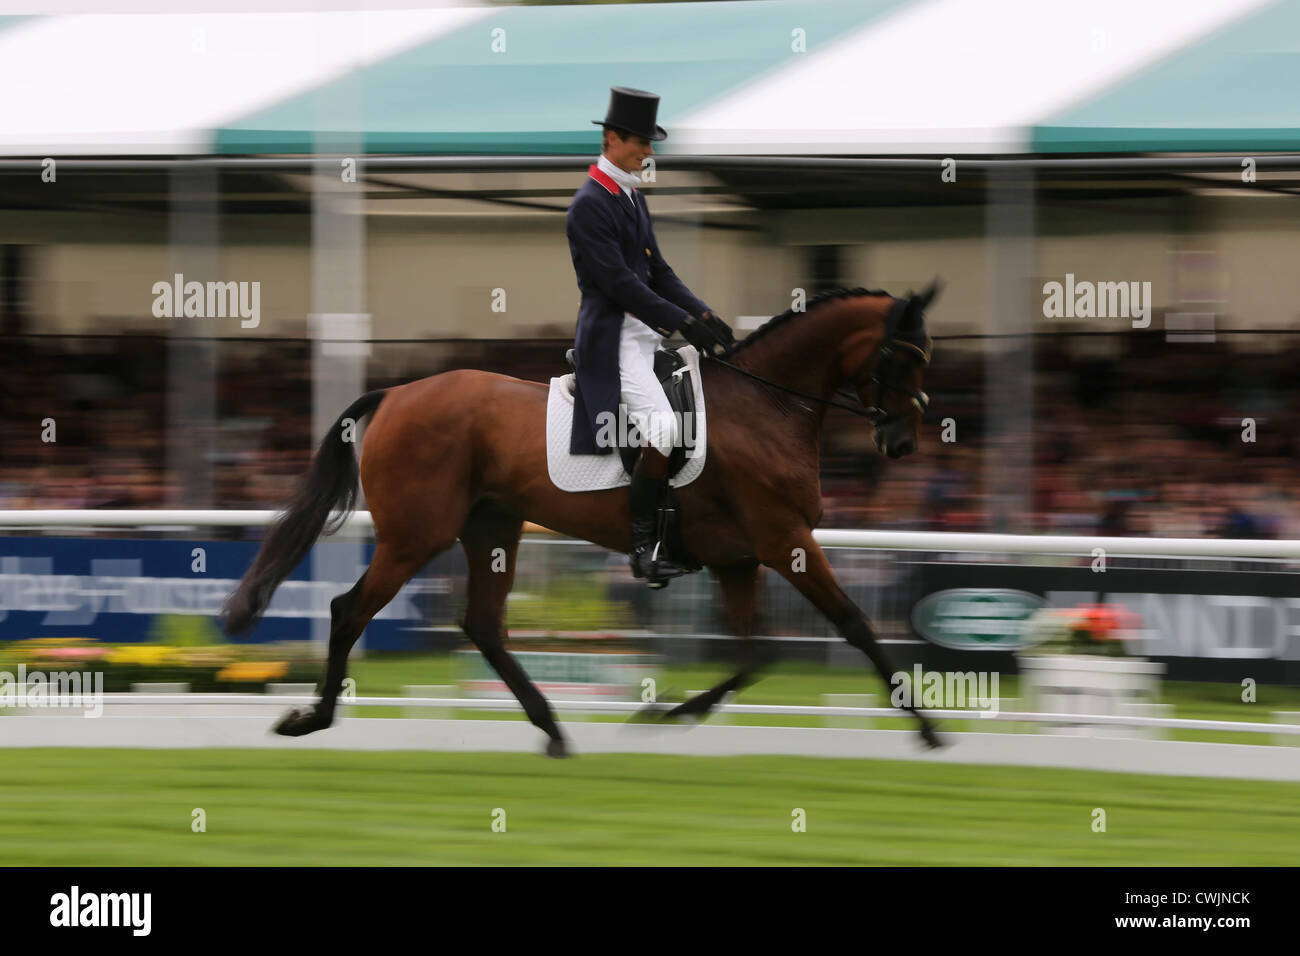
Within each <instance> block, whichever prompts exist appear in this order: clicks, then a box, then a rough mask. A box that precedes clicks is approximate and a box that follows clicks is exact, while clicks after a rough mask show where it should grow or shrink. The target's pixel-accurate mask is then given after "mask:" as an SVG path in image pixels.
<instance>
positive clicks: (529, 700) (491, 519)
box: [460, 499, 568, 757]
mask: <svg viewBox="0 0 1300 956" xmlns="http://www.w3.org/2000/svg"><path fill="white" fill-rule="evenodd" d="M522 529H523V519H522V518H520V517H519V516H518V515H514V514H511V513H510V512H509V511H507V510H505V509H504V508H502V507H501V506H500V505H498V504H496V503H495V502H493V501H490V500H488V499H483V500H481V501H479V502H478V503H477V504H476V505H475V506H474V507H473V509H471V511H470V513H469V518H468V519H467V520H466V521H465V527H464V528H463V529H462V530H461V535H460V540H461V544H463V545H464V546H465V557H466V558H467V560H468V563H469V586H468V590H469V602H468V605H467V606H466V608H465V617H464V620H462V621H461V628H462V630H464V631H465V635H466V636H467V637H468V638H469V639H470V640H471V641H473V642H474V645H475V646H476V647H477V648H478V649H479V650H480V651H482V652H483V656H484V657H486V658H487V662H488V663H489V664H491V665H492V669H493V670H495V671H496V672H497V674H498V675H499V676H500V678H501V679H502V680H503V681H504V682H505V684H506V686H507V687H509V688H510V692H511V693H513V694H514V695H515V697H516V698H517V699H518V700H519V703H520V704H521V705H522V706H523V708H524V713H525V714H527V715H528V719H529V720H531V721H532V722H533V724H534V725H536V726H537V727H538V728H539V729H540V730H542V731H544V732H545V733H546V735H547V737H549V738H550V740H549V741H548V742H547V745H546V754H547V756H550V757H564V756H567V755H568V746H567V745H566V743H565V740H564V735H563V734H561V733H560V728H559V727H558V726H557V725H556V723H555V718H554V716H553V715H552V714H551V705H550V704H548V703H547V702H546V698H545V697H543V696H542V692H541V691H539V690H538V689H537V687H536V686H535V685H534V684H533V682H532V681H531V680H530V679H529V677H528V675H527V674H526V673H525V672H524V669H523V668H522V667H521V666H520V665H519V662H518V661H517V660H515V658H514V655H512V654H511V653H510V652H509V651H507V650H506V647H505V634H506V629H505V604H506V596H507V595H508V594H509V593H510V589H511V588H512V587H513V586H514V582H515V558H516V555H517V553H518V550H519V535H520V533H521V531H522Z"/></svg>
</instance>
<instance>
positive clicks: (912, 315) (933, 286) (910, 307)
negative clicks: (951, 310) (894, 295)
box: [902, 276, 941, 330]
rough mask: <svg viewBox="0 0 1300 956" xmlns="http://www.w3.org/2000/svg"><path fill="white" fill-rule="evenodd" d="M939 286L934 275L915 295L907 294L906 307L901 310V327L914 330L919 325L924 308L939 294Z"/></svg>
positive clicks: (937, 279) (922, 319) (922, 318)
mask: <svg viewBox="0 0 1300 956" xmlns="http://www.w3.org/2000/svg"><path fill="white" fill-rule="evenodd" d="M940 287H941V283H940V282H939V278H938V277H937V276H936V277H935V278H934V279H933V280H931V282H930V284H929V285H928V286H926V287H925V288H924V289H922V290H921V291H920V292H919V293H917V294H916V295H912V294H911V293H909V294H908V297H907V307H906V308H905V309H904V310H903V321H902V328H904V329H909V330H914V329H918V328H920V327H921V324H922V322H923V321H924V316H925V310H926V309H927V308H928V307H929V305H930V303H931V302H933V301H934V299H935V296H937V295H938V294H939V289H940Z"/></svg>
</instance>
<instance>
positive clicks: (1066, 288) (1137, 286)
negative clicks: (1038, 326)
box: [1043, 272, 1151, 329]
mask: <svg viewBox="0 0 1300 956" xmlns="http://www.w3.org/2000/svg"><path fill="white" fill-rule="evenodd" d="M1043 317H1044V318H1047V319H1106V318H1111V319H1132V321H1133V328H1135V329H1145V328H1147V327H1148V326H1150V325H1151V283H1150V282H1091V281H1088V280H1081V281H1076V280H1075V278H1074V273H1073V272H1067V273H1066V274H1065V281H1064V282H1044V283H1043Z"/></svg>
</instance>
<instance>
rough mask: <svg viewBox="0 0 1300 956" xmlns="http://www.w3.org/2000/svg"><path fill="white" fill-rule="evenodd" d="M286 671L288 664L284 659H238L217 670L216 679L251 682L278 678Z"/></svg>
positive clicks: (242, 682)
mask: <svg viewBox="0 0 1300 956" xmlns="http://www.w3.org/2000/svg"><path fill="white" fill-rule="evenodd" d="M288 673H289V665H288V663H287V662H285V661H239V662H238V663H235V664H231V665H230V666H229V667H224V668H222V669H221V670H219V671H217V680H227V681H236V682H238V683H241V684H251V683H258V682H265V681H269V680H279V679H281V678H283V677H284V676H285V675H286V674H288Z"/></svg>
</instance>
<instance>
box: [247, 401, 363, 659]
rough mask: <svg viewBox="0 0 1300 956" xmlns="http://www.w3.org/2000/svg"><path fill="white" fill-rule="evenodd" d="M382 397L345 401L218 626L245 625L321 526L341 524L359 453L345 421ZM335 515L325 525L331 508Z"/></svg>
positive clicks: (349, 505)
mask: <svg viewBox="0 0 1300 956" xmlns="http://www.w3.org/2000/svg"><path fill="white" fill-rule="evenodd" d="M383 400H384V392H383V391H382V390H380V391H375V392H367V393H366V394H365V395H362V396H361V397H360V398H358V399H357V400H356V401H355V402H353V403H352V404H351V405H349V406H348V407H347V408H346V409H345V410H344V411H343V414H342V415H340V416H339V417H338V420H337V421H335V422H334V424H333V426H331V428H330V430H329V434H327V435H326V436H325V438H324V439H323V440H322V441H321V443H320V447H319V448H318V449H316V457H315V458H313V459H312V463H311V470H310V471H309V472H308V473H307V476H306V477H305V478H304V479H303V481H302V484H301V485H299V486H298V490H297V491H296V492H295V493H294V496H293V499H292V500H291V501H290V502H289V506H288V508H287V509H286V510H285V512H284V514H282V515H280V516H279V517H278V518H276V520H275V524H273V525H272V526H271V530H270V531H269V532H267V535H266V539H265V540H264V541H263V542H262V547H261V549H260V550H259V551H258V552H257V557H256V558H255V559H254V560H253V566H252V567H251V568H249V569H248V573H247V574H245V575H244V578H243V580H242V581H240V582H239V587H238V588H236V589H235V593H234V594H232V595H231V596H230V599H229V600H228V601H227V602H226V606H225V608H224V609H223V610H222V612H221V626H222V629H223V630H224V631H225V632H226V633H227V634H243V633H244V632H245V631H247V630H249V629H250V628H251V627H252V626H253V625H254V624H256V623H257V621H258V619H259V618H261V616H262V612H263V611H265V610H266V606H267V605H268V604H270V603H271V595H273V594H275V589H276V588H278V587H279V586H280V582H281V581H283V580H284V579H285V578H287V577H288V576H289V574H290V572H292V571H293V569H294V568H296V567H297V566H298V563H299V562H300V561H302V559H303V558H305V557H306V556H307V552H309V551H310V550H311V546H312V545H313V544H315V543H316V539H317V538H318V537H320V535H321V532H322V530H323V531H324V533H325V534H333V533H334V532H335V531H337V530H338V529H339V528H341V527H342V526H343V522H345V521H346V520H347V518H348V515H350V514H351V513H352V510H353V509H354V508H355V507H356V504H357V475H358V469H357V458H356V455H354V454H353V453H352V445H353V442H352V440H351V439H350V437H349V438H348V439H347V440H345V434H344V421H345V420H347V419H351V426H350V428H349V432H348V434H349V436H350V435H351V434H352V430H353V429H355V427H356V424H357V423H358V422H359V421H360V420H361V419H362V418H363V417H365V416H366V415H369V414H370V413H371V412H373V411H374V410H375V409H376V408H378V407H379V403H380V402H381V401H383ZM331 511H336V512H337V514H336V516H335V518H334V520H333V521H332V522H330V525H329V527H328V528H327V527H326V521H327V520H328V519H329V516H330V512H331Z"/></svg>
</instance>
